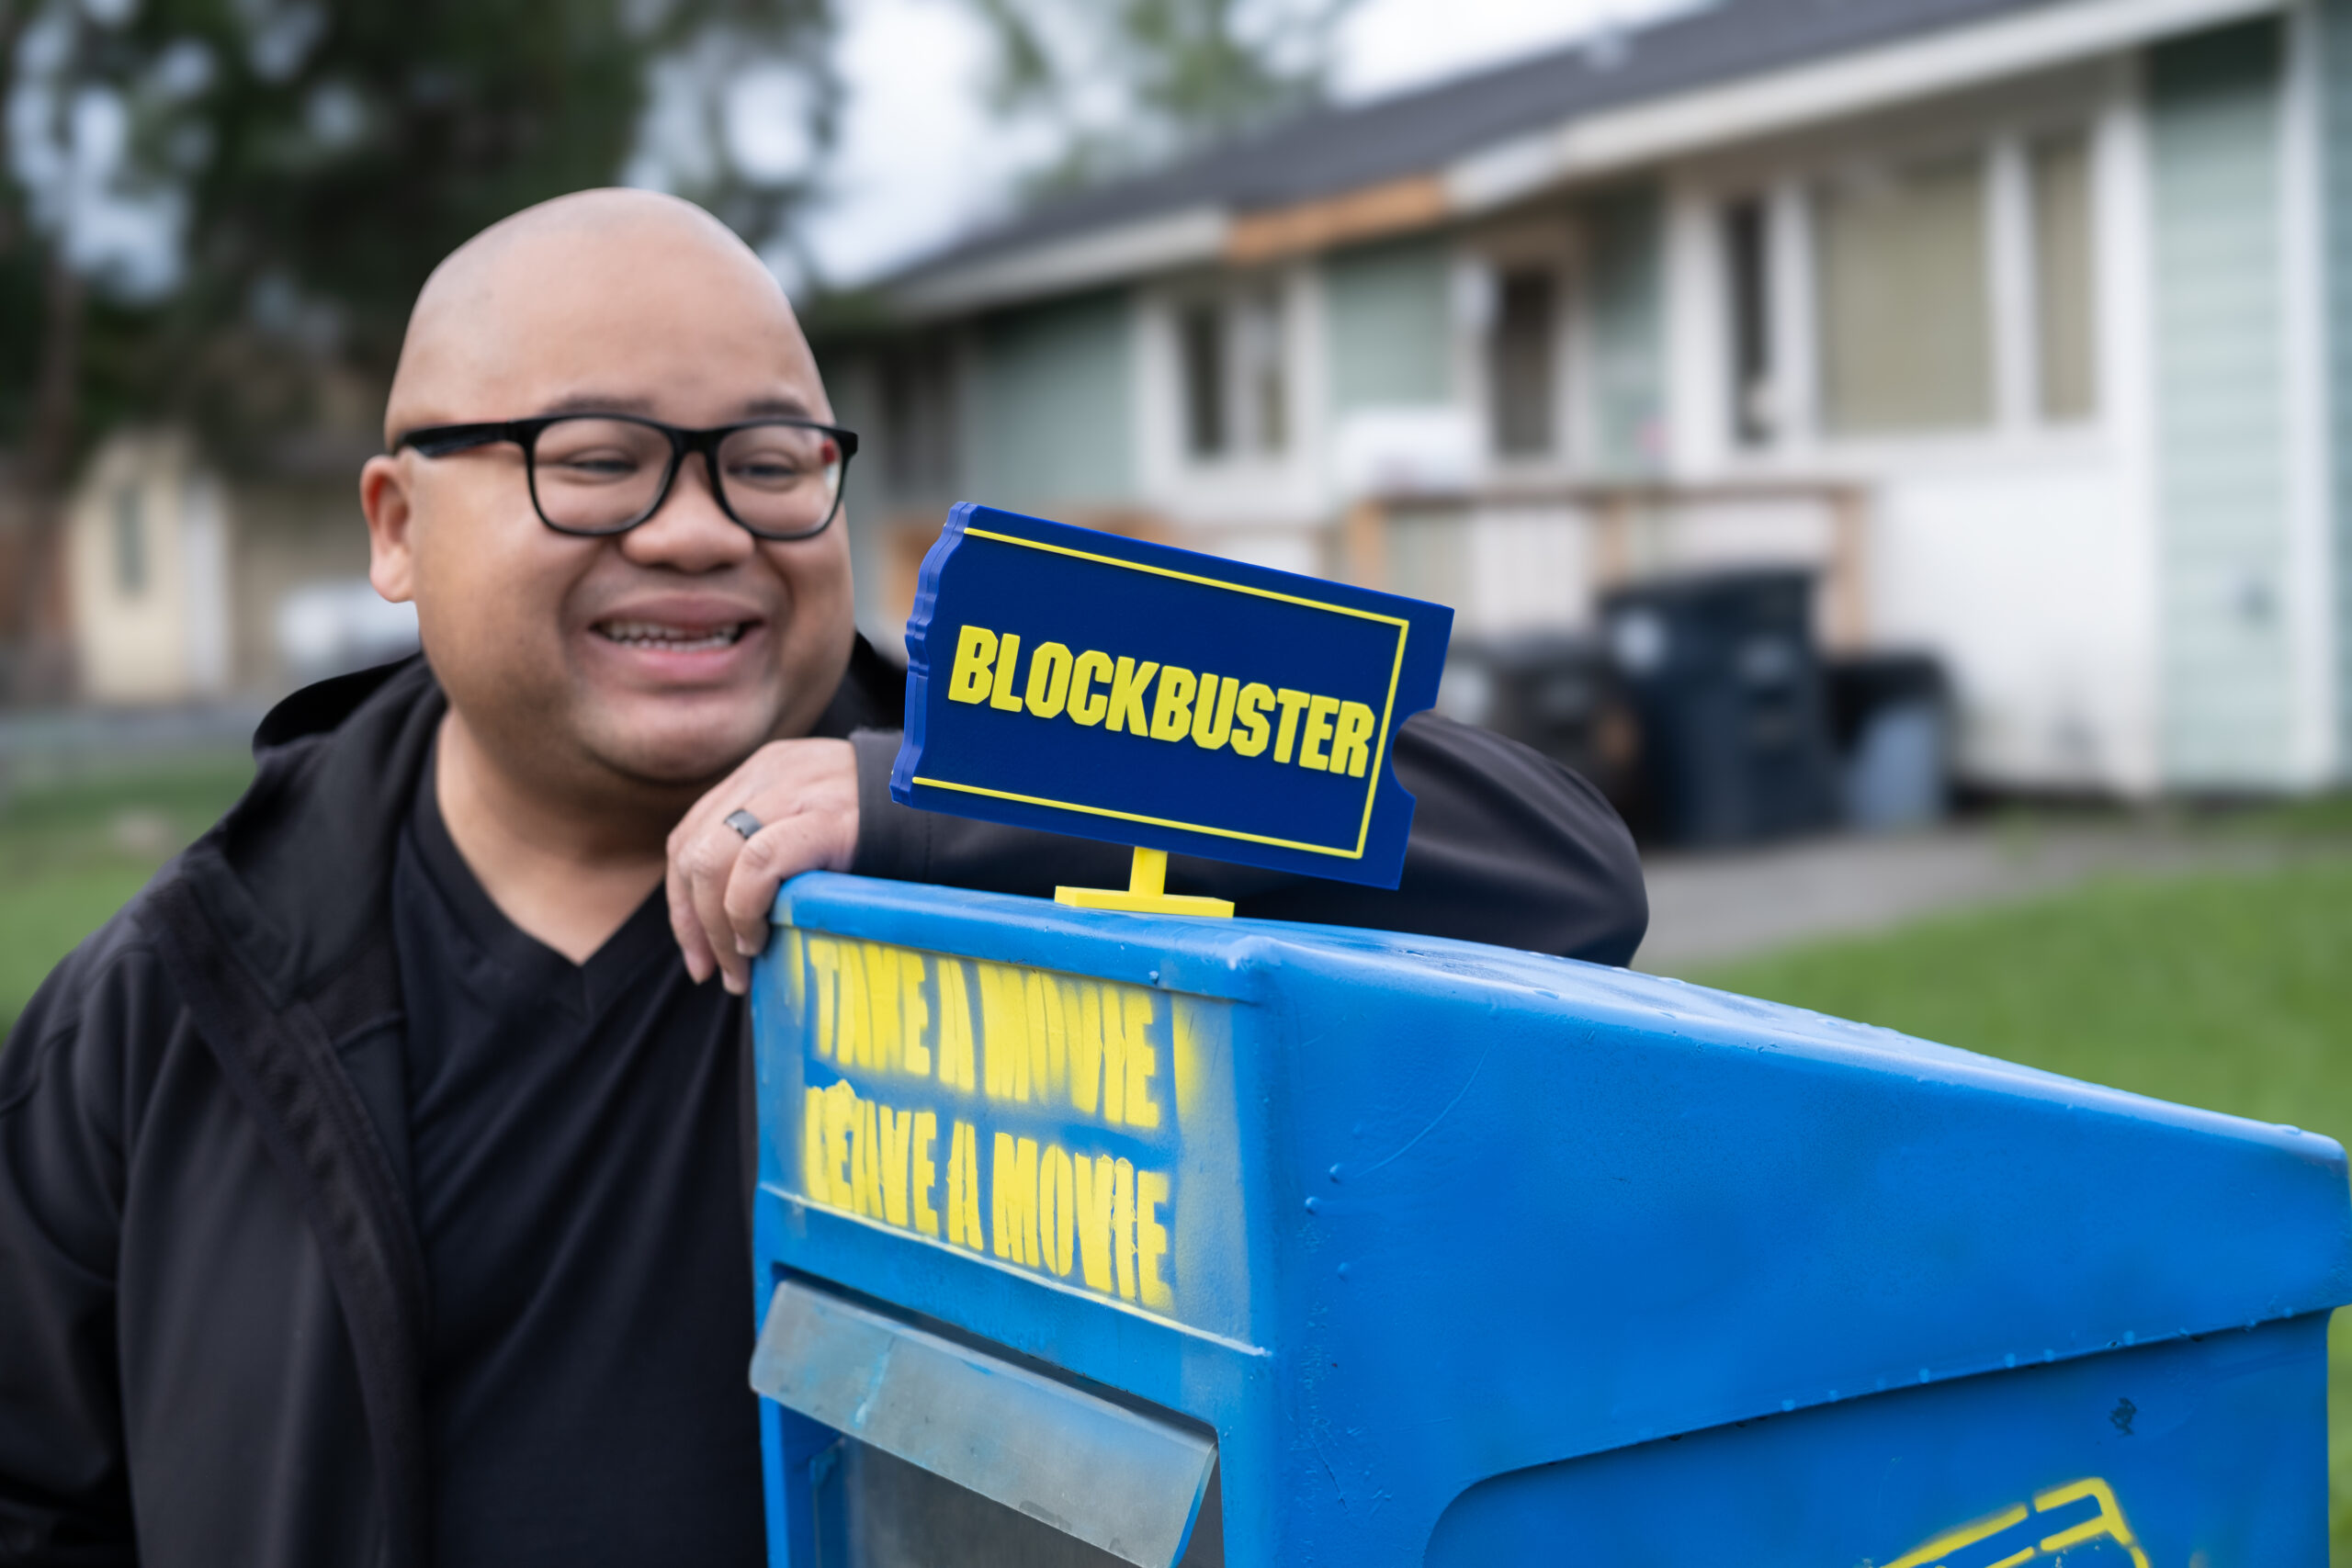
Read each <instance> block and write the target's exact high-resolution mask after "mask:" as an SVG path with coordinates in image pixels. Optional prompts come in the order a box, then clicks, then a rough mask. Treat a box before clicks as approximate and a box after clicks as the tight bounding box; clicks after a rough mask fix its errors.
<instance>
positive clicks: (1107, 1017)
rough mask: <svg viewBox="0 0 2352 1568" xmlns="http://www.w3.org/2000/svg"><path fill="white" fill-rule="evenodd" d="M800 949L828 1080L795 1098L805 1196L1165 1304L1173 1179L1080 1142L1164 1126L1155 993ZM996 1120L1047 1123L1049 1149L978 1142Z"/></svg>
mask: <svg viewBox="0 0 2352 1568" xmlns="http://www.w3.org/2000/svg"><path fill="white" fill-rule="evenodd" d="M795 945H796V946H801V947H803V950H804V952H805V954H806V959H807V968H806V970H805V974H806V976H807V984H808V986H809V991H810V992H811V993H812V995H811V996H810V997H809V999H810V1000H811V1001H813V1002H814V1004H815V1005H814V1007H813V1009H811V1011H812V1013H813V1015H814V1016H813V1017H811V1018H810V1019H809V1022H810V1025H811V1032H810V1055H812V1056H813V1057H814V1058H815V1059H816V1060H817V1061H820V1062H823V1063H826V1064H828V1065H830V1066H831V1067H832V1068H833V1069H834V1070H835V1071H836V1072H839V1073H841V1074H842V1075H843V1077H842V1079H841V1080H839V1081H837V1082H834V1083H832V1084H831V1085H830V1086H827V1087H824V1088H816V1087H810V1088H809V1089H807V1090H806V1093H805V1101H804V1104H803V1106H802V1110H801V1126H800V1136H801V1160H800V1170H801V1180H802V1184H803V1187H804V1189H805V1192H806V1196H807V1197H808V1199H809V1201H811V1202H813V1203H819V1204H822V1205H824V1206H825V1207H827V1208H831V1209H838V1210H842V1211H843V1212H845V1213H853V1214H857V1215H861V1216H863V1217H865V1218H866V1219H869V1220H876V1221H879V1222H880V1223H881V1224H886V1225H890V1226H893V1227H896V1228H899V1229H903V1230H909V1231H912V1232H915V1233H916V1234H918V1235H926V1236H931V1237H934V1238H936V1239H938V1240H940V1241H943V1242H945V1243H946V1244H947V1245H948V1246H950V1247H968V1248H969V1249H971V1250H972V1251H974V1252H978V1253H983V1254H986V1255H988V1256H989V1257H993V1258H1000V1259H1001V1260H1003V1261H1004V1262H1006V1263H1011V1264H1016V1265H1019V1266H1021V1267H1023V1268H1024V1269H1033V1270H1035V1271H1036V1272H1038V1273H1041V1274H1046V1275H1050V1276H1052V1277H1053V1278H1055V1279H1057V1280H1067V1281H1069V1283H1071V1284H1073V1285H1077V1286H1080V1287H1082V1288H1084V1289H1086V1290H1090V1291H1093V1292H1098V1293H1100V1294H1102V1295H1104V1296H1108V1297H1115V1298H1117V1299H1119V1300H1123V1301H1128V1302H1134V1303H1136V1304H1138V1305H1140V1306H1143V1307H1147V1308H1149V1309H1152V1310H1155V1311H1160V1312H1166V1311H1169V1310H1170V1309H1171V1308H1172V1306H1173V1305H1174V1299H1175V1297H1174V1290H1173V1281H1172V1280H1171V1278H1170V1275H1171V1272H1172V1261H1171V1258H1170V1236H1171V1234H1172V1233H1173V1231H1174V1228H1175V1218H1174V1213H1173V1183H1172V1180H1171V1174H1170V1171H1168V1170H1166V1169H1152V1168H1148V1167H1147V1166H1145V1165H1142V1164H1138V1163H1137V1162H1136V1160H1134V1159H1131V1158H1128V1157H1125V1156H1116V1155H1114V1154H1112V1153H1109V1152H1104V1151H1103V1150H1101V1149H1099V1148H1090V1147H1088V1146H1086V1145H1088V1144H1089V1143H1090V1142H1091V1139H1090V1137H1089V1126H1090V1124H1091V1125H1092V1126H1097V1127H1102V1128H1105V1129H1113V1128H1115V1129H1119V1130H1121V1131H1122V1132H1125V1133H1127V1134H1140V1135H1142V1136H1143V1137H1145V1138H1148V1139H1152V1140H1154V1141H1164V1138H1165V1136H1166V1135H1167V1134H1173V1133H1175V1132H1176V1131H1177V1129H1176V1128H1175V1127H1174V1125H1173V1121H1174V1117H1173V1104H1174V1099H1173V1095H1172V1094H1171V1092H1170V1090H1171V1085H1170V1077H1171V1074H1172V1071H1173V1068H1174V1066H1175V1065H1174V1064H1172V1063H1167V1062H1163V1061H1162V1059H1161V1057H1162V1051H1161V1048H1160V1046H1159V1044H1158V1043H1155V1038H1156V1037H1159V1036H1160V1035H1161V1031H1160V1029H1159V1028H1158V1027H1156V1026H1157V1025H1160V1024H1162V1023H1163V1022H1164V1023H1165V1025H1166V1026H1167V1028H1169V1029H1172V1030H1178V1031H1181V1030H1182V1028H1183V1027H1184V1025H1183V1023H1182V1021H1181V1018H1180V1017H1171V1016H1170V1013H1169V1002H1170V998H1165V997H1161V996H1159V995H1156V994H1154V993H1153V992H1151V991H1148V990H1146V989H1144V988H1142V987H1136V986H1122V985H1116V984H1111V983H1106V982H1103V981H1099V980H1089V979H1083V978H1080V977H1078V976H1066V975H1057V974H1051V973H1047V972H1046V971H1043V970H1037V969H1029V968H1022V967H1015V966H1013V965H1011V964H983V963H967V962H965V961H962V960H958V959H954V958H947V957H943V956H940V955H937V954H933V953H919V952H915V951H913V950H911V949H908V948H901V947H893V946H889V945H887V944H884V943H881V942H854V941H847V940H841V939H836V938H831V937H822V936H814V935H811V936H809V937H808V938H806V940H805V943H803V942H800V941H799V940H797V933H796V941H795ZM976 1002H977V1003H978V1007H977V1009H976V1008H975V1007H974V1005H973V1004H974V1003H976ZM975 1012H977V1014H978V1018H977V1020H976V1019H975V1016H974V1015H975ZM976 1023H977V1027H976V1026H975V1025H976ZM1167 1038H1170V1039H1174V1038H1175V1037H1174V1036H1167ZM853 1075H854V1077H855V1078H857V1079H859V1080H863V1086H864V1089H865V1091H864V1092H861V1086H860V1084H858V1083H853V1082H852V1081H851V1077H852V1076H853ZM1000 1106H1001V1107H1004V1108H1006V1109H1008V1110H1009V1109H1012V1107H1015V1106H1018V1107H1023V1108H1025V1109H1026V1110H1027V1111H1032V1112H1043V1113H1046V1114H1048V1115H1050V1116H1052V1117H1053V1118H1054V1119H1055V1120H1056V1121H1057V1122H1059V1123H1062V1125H1061V1126H1059V1127H1058V1128H1057V1129H1056V1130H1055V1131H1056V1134H1057V1135H1056V1136H1052V1137H1026V1136H1022V1135H1020V1134H1016V1133H1009V1132H995V1131H992V1130H989V1129H986V1128H984V1127H983V1125H982V1122H984V1121H985V1120H987V1119H988V1113H989V1111H990V1110H991V1109H992V1108H994V1107H1000ZM959 1112H965V1113H964V1114H959Z"/></svg>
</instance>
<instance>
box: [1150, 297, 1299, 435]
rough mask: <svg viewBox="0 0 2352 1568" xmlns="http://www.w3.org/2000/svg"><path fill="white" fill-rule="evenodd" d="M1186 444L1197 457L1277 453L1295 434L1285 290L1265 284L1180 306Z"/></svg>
mask: <svg viewBox="0 0 2352 1568" xmlns="http://www.w3.org/2000/svg"><path fill="white" fill-rule="evenodd" d="M1176 335H1177V353H1178V356H1179V358H1180V360H1181V362H1182V375H1183V416H1184V450H1185V451H1186V452H1187V453H1188V454H1189V455H1191V456H1192V457H1195V458H1202V457H1227V456H1229V455H1232V454H1235V453H1240V452H1250V453H1259V454H1272V453H1277V452H1280V451H1282V450H1283V448H1284V447H1285V446H1288V445H1289V442H1290V384H1289V378H1288V377H1287V375H1286V373H1285V364H1286V357H1287V356H1286V355H1285V353H1284V344H1283V302H1282V296H1281V295H1280V294H1278V293H1277V292H1276V291H1275V290H1274V289H1273V288H1271V287H1267V288H1252V289H1249V290H1247V291H1244V292H1242V293H1239V294H1238V295H1236V296H1234V297H1233V298H1231V299H1216V300H1204V301H1201V302H1197V303H1194V304H1191V305H1187V306H1185V307H1184V308H1183V309H1182V310H1180V311H1179V312H1178V314H1177V321H1176Z"/></svg>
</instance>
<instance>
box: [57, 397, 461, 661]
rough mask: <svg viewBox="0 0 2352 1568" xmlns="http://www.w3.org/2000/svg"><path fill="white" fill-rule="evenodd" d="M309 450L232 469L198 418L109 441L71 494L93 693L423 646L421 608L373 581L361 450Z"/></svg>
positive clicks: (75, 592)
mask: <svg viewBox="0 0 2352 1568" xmlns="http://www.w3.org/2000/svg"><path fill="white" fill-rule="evenodd" d="M295 457H296V458H297V459H298V461H296V462H292V463H288V462H281V463H280V464H278V465H277V469H276V471H273V472H272V473H270V474H268V475H266V476H260V477H256V478H251V479H246V480H243V482H236V483H232V482H231V481H229V480H228V479H224V478H223V477H222V476H221V475H220V474H219V473H218V472H216V471H215V470H214V469H213V468H210V467H209V465H207V464H206V463H205V462H204V461H203V459H202V457H201V455H200V453H199V452H198V446H197V444H196V442H195V440H194V438H193V437H192V436H191V435H190V434H188V433H187V432H185V431H179V430H171V429H161V430H124V431H119V432H117V433H115V434H113V435H111V436H109V437H107V440H106V441H104V442H103V443H101V444H100V446H98V448H97V450H96V452H95V453H94V454H92V456H91V457H90V460H89V462H88V463H87V464H86V465H85V468H84V470H83V474H82V479H81V481H80V483H79V484H78V486H77V487H76V488H75V491H74V495H73V497H72V499H71V501H70V502H69V503H68V513H67V518H66V525H65V548H64V551H63V559H62V563H61V571H62V578H63V581H64V588H65V595H64V596H65V601H66V608H67V618H68V623H69V626H70V628H71V634H72V639H73V649H74V670H75V674H76V683H77V685H78V687H79V689H80V692H81V694H82V695H83V696H84V697H85V699H87V700H88V701H91V702H94V703H97V704H100V705H108V706H152V705H173V704H184V703H189V702H202V701H206V700H209V699H213V698H218V697H223V696H228V695H231V694H246V695H254V694H276V693H279V692H283V691H285V690H287V689H288V688H290V687H291V686H293V685H296V684H298V683H300V682H303V681H305V680H310V679H315V678H318V677H320V676H322V675H329V674H334V673H337V672H339V671H343V670H346V669H356V668H359V667H361V666H363V665H366V664H370V663H376V662H379V661H381V660H385V659H390V658H396V657H399V656H400V655H401V654H402V653H404V652H406V651H408V650H410V649H413V648H414V647H415V644H416V617H415V615H414V613H413V610H412V609H411V608H410V607H409V606H407V605H404V604H385V603H384V602H383V601H382V600H380V599H379V598H377V597H376V594H375V592H374V590H373V589H371V588H369V587H368V580H367V571H368V530H367V527H366V525H365V524H364V523H362V521H361V520H360V516H359V508H358V503H357V496H356V488H355V480H354V478H353V476H356V474H357V472H358V470H359V460H358V458H357V457H355V456H354V455H353V454H351V453H349V452H345V451H341V450H331V451H325V452H322V453H319V454H317V455H316V460H314V461H311V462H308V463H302V462H300V461H299V459H300V457H301V454H300V453H297V454H295Z"/></svg>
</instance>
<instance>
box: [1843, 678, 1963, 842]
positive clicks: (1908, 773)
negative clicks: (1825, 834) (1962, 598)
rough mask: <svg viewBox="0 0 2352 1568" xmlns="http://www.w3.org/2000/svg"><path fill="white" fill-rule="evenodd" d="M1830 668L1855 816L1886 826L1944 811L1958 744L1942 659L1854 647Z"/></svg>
mask: <svg viewBox="0 0 2352 1568" xmlns="http://www.w3.org/2000/svg"><path fill="white" fill-rule="evenodd" d="M1824 674H1825V678H1826V682H1827V690H1828V694H1829V728H1830V733H1831V735H1832V736H1833V737H1834V738H1835V739H1836V743H1837V748H1838V767H1839V770H1840V771H1841V773H1843V775H1844V778H1843V789H1844V793H1845V797H1846V820H1847V822H1848V823H1849V824H1850V825H1851V826H1853V827H1856V828H1859V829H1863V830H1865V831H1885V830H1889V829H1903V828H1917V827H1922V826H1925V825H1926V824H1928V823H1929V822H1933V821H1935V820H1936V819H1937V818H1940V817H1942V816H1943V814H1944V811H1945V808H1946V806H1947V804H1948V801H1949V797H1950V794H1951V749H1952V736H1951V724H1952V705H1951V681H1950V680H1949V679H1948V678H1947V677H1946V676H1945V674H1944V667H1943V664H1942V662H1941V661H1940V660H1938V659H1937V658H1936V657H1935V656H1934V655H1933V654H1930V653H1919V652H1899V651H1896V652H1876V653H1860V654H1849V655H1847V656H1845V657H1844V658H1840V659H1833V660H1829V661H1828V663H1827V666H1826V669H1825V671H1824Z"/></svg>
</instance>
